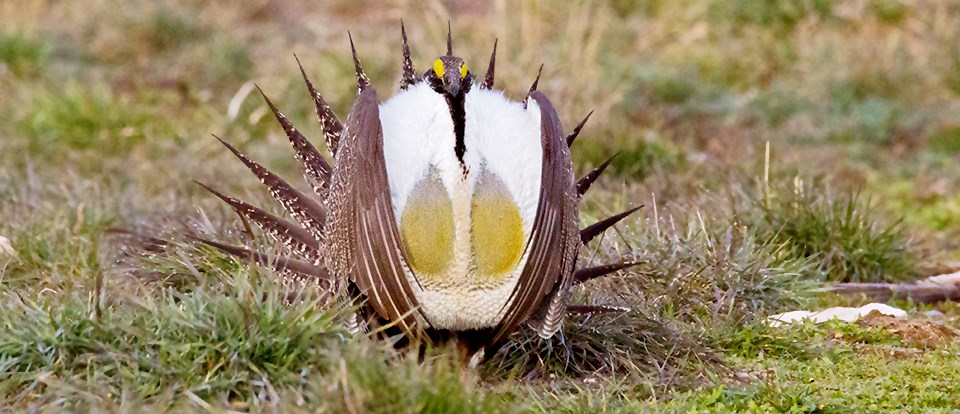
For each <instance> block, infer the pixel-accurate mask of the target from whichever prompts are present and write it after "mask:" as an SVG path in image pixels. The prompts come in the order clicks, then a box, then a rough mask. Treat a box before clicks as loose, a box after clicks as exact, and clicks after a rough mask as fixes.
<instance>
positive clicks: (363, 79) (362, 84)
mask: <svg viewBox="0 0 960 414" xmlns="http://www.w3.org/2000/svg"><path fill="white" fill-rule="evenodd" d="M347 37H349V38H350V51H351V52H352V53H353V67H354V69H355V70H356V72H357V94H359V93H360V92H363V90H364V89H367V87H369V86H370V78H368V77H367V74H366V73H363V66H362V65H360V58H358V57H357V47H356V46H354V44H353V35H352V34H350V32H347Z"/></svg>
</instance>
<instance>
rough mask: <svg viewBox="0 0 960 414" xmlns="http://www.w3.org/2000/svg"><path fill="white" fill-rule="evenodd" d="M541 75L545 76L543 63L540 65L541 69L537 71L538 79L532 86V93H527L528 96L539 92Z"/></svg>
mask: <svg viewBox="0 0 960 414" xmlns="http://www.w3.org/2000/svg"><path fill="white" fill-rule="evenodd" d="M540 75H543V63H541V64H540V69H537V78H536V79H534V80H533V85H530V92H527V95H530V94H531V93H533V91H535V90H537V85H538V84H539V83H540Z"/></svg>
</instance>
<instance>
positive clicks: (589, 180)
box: [577, 153, 620, 196]
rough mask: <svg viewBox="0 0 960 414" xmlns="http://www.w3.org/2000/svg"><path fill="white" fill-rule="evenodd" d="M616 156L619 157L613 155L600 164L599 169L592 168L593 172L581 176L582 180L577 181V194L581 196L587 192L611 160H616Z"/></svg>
mask: <svg viewBox="0 0 960 414" xmlns="http://www.w3.org/2000/svg"><path fill="white" fill-rule="evenodd" d="M617 155H620V153H616V154H613V156H612V157H610V158H607V160H606V161H604V162H603V164H600V166H599V167H597V168H594V169H593V171H590V172H589V173H587V175H585V176H583V178H581V179H580V180H579V181H577V194H578V195H580V196H583V195H584V194H585V193H586V192H587V190H589V189H590V186H591V185H593V182H594V181H597V178H599V177H600V174H603V171H604V170H606V169H607V167H609V166H610V163H611V162H612V161H613V159H614V158H617Z"/></svg>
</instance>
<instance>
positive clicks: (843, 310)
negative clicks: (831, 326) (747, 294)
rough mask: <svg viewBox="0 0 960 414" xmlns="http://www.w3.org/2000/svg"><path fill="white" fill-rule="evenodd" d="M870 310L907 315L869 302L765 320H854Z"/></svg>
mask: <svg viewBox="0 0 960 414" xmlns="http://www.w3.org/2000/svg"><path fill="white" fill-rule="evenodd" d="M872 311H877V312H880V313H881V314H883V315H888V316H893V317H897V318H902V317H904V316H907V312H906V311H904V310H903V309H898V308H895V307H893V306H890V305H887V304H883V303H869V304H866V305H863V306H861V307H859V308H848V307H842V306H838V307H834V308H827V309H824V310H822V311H819V312H810V311H805V310H798V311H792V312H785V313H781V314H777V315H773V316H771V317H769V318H767V320H768V321H769V324H770V326H780V325H783V324H785V323H793V322H796V321H798V320H802V319H809V320H811V321H813V322H816V323H821V322H826V321H830V320H834V319H838V320H841V321H844V322H854V321H857V320H859V319H860V318H862V317H864V316H866V315H867V314H868V313H870V312H872Z"/></svg>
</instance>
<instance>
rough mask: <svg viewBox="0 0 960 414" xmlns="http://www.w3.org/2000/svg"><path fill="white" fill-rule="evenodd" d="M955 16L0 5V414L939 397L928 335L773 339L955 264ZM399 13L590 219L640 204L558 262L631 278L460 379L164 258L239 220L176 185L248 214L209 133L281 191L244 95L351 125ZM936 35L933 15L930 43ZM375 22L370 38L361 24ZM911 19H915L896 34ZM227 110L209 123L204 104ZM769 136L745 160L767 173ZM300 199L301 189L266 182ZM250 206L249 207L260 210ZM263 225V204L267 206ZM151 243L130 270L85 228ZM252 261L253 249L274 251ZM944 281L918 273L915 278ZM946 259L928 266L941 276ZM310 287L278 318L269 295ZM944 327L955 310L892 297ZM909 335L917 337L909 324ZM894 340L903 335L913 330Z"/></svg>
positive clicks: (313, 309)
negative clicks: (493, 92) (812, 314)
mask: <svg viewBox="0 0 960 414" xmlns="http://www.w3.org/2000/svg"><path fill="white" fill-rule="evenodd" d="M958 8H960V3H957V2H955V1H946V2H941V3H937V4H935V5H925V4H919V3H916V4H915V3H912V2H904V1H898V0H876V1H868V2H846V1H844V2H824V1H819V0H791V1H787V2H770V1H761V0H751V1H721V2H706V1H702V0H690V1H685V2H675V3H672V2H662V1H639V2H635V1H581V2H571V3H564V4H563V5H560V6H555V5H549V6H548V5H546V4H540V3H537V2H512V1H508V2H502V3H496V4H494V5H489V6H474V5H472V3H470V4H468V2H460V1H454V2H445V3H444V4H443V5H431V4H426V5H425V4H419V3H418V4H411V3H409V2H407V3H397V2H386V3H378V4H377V5H376V7H373V6H370V7H358V5H357V4H355V2H354V3H351V2H342V1H334V2H329V3H324V4H318V5H308V4H304V5H292V4H273V3H270V4H263V5H252V4H250V5H243V6H240V5H231V6H223V5H217V6H213V5H205V4H201V3H190V2H188V3H183V2H174V1H162V2H159V3H153V4H151V5H149V7H138V6H136V5H132V4H131V5H128V4H115V3H113V2H104V1H94V2H91V3H85V4H83V5H80V4H73V3H56V4H44V3H37V4H34V5H29V7H27V6H24V7H19V6H18V7H12V6H10V5H5V4H3V3H0V16H3V17H0V22H2V26H3V28H4V29H3V31H2V33H0V88H2V90H4V91H5V94H4V97H6V98H8V99H2V100H0V111H3V113H5V114H8V117H7V120H8V122H4V123H0V134H2V136H4V138H5V139H2V140H0V237H3V238H5V239H7V240H9V241H10V244H11V246H12V247H13V249H14V253H13V254H8V253H2V252H0V297H2V298H3V300H2V301H0V404H3V406H4V407H5V408H6V409H9V410H32V411H62V410H67V411H91V410H93V411H146V410H157V411H211V410H212V411H217V410H226V409H230V410H238V411H251V412H262V411H270V412H275V411H282V412H299V411H324V412H451V411H452V412H647V411H657V412H705V411H709V412H778V411H779V412H838V411H857V412H860V411H868V412H876V411H923V410H925V409H931V410H949V409H956V408H958V407H957V406H956V403H954V402H953V400H952V398H951V397H952V395H954V394H956V393H957V392H958V391H960V390H957V389H956V385H955V384H957V383H958V381H957V378H955V377H956V376H955V375H954V374H952V373H953V372H958V371H960V370H958V369H956V368H958V367H956V365H957V363H956V362H955V359H956V358H955V357H954V356H955V355H956V352H958V349H957V346H958V345H957V343H956V342H955V340H954V341H949V340H948V341H945V342H942V343H941V342H936V343H930V344H925V343H918V342H916V341H914V340H913V339H911V338H907V337H905V336H904V335H903V333H902V331H899V330H897V329H890V328H888V327H884V326H873V325H867V324H845V323H837V322H830V323H826V324H822V325H799V326H790V327H784V328H771V327H769V326H767V325H765V324H764V323H763V322H762V321H763V319H764V318H765V317H766V316H767V315H770V314H772V313H777V312H782V311H786V310H793V309H798V308H807V307H825V306H834V305H851V304H855V303H858V301H859V300H860V299H858V298H838V297H833V296H824V295H822V294H817V293H816V292H815V288H817V287H820V286H822V285H823V284H824V283H832V282H838V281H864V282H886V281H901V280H909V279H912V278H916V277H919V276H920V275H921V274H926V273H925V272H927V270H926V269H927V268H930V267H937V266H936V265H937V264H938V263H939V262H941V261H948V260H951V259H953V260H955V259H956V258H958V257H960V244H958V243H957V242H956V240H957V238H956V236H957V235H958V234H960V227H958V224H960V212H958V211H960V210H958V209H957V205H958V198H957V195H956V194H957V188H960V187H958V186H960V174H958V173H956V172H954V171H953V169H952V168H951V167H952V164H951V163H952V162H953V161H954V159H955V157H956V155H957V153H958V150H960V148H958V147H957V144H956V142H957V141H958V140H957V136H958V133H957V125H960V104H958V98H960V94H958V90H960V89H958V87H957V85H958V84H960V83H958V79H960V75H958V74H960V71H958V68H960V66H958V64H960V63H958V62H960V60H958V49H957V43H956V39H957V36H958V34H960V21H958V18H957V16H960V14H957V13H955V11H956V10H957V9H958ZM399 17H403V18H404V21H405V22H406V24H407V34H408V36H409V38H410V42H411V45H412V48H413V57H414V62H415V64H417V65H418V66H417V67H418V68H419V69H420V70H423V69H424V68H425V67H426V63H427V62H430V61H432V59H434V58H435V56H434V54H435V53H436V52H437V51H440V50H442V45H443V42H444V40H445V35H446V31H445V23H446V22H447V21H448V20H450V21H451V22H452V25H453V27H454V35H455V45H454V48H455V51H457V53H458V54H462V55H463V56H464V57H465V58H466V60H467V62H468V63H469V65H470V67H471V68H473V69H474V71H476V72H478V73H481V72H483V70H484V69H485V66H486V61H487V59H488V57H489V49H490V47H491V45H492V43H493V40H494V39H495V38H499V39H500V41H499V46H498V62H499V64H498V67H497V85H499V86H503V87H504V88H505V89H506V91H507V94H508V96H511V97H514V98H520V97H522V96H523V94H524V93H525V91H526V89H527V87H528V85H529V84H530V82H531V81H532V79H533V77H534V76H535V74H534V71H535V69H536V67H537V66H538V65H539V64H540V63H545V64H546V66H545V69H544V74H543V78H542V79H541V82H540V88H541V90H543V91H544V93H546V94H547V96H549V97H550V98H551V100H553V102H554V103H555V105H556V106H557V108H558V110H559V112H560V114H561V118H562V119H563V120H564V125H565V126H567V127H568V128H569V127H570V126H572V125H573V124H575V122H576V121H578V120H579V119H581V118H582V117H583V115H584V114H586V112H588V111H589V110H591V109H595V110H596V111H595V113H594V115H593V117H592V118H591V121H590V122H589V123H588V125H587V127H586V129H585V130H584V131H583V134H582V136H581V138H580V139H578V141H577V143H576V144H575V145H574V147H573V155H574V159H575V167H576V169H577V171H580V172H585V171H587V170H588V168H591V167H594V166H596V165H599V164H600V163H601V162H603V161H604V160H605V159H607V157H609V156H611V155H613V154H615V153H618V152H619V155H618V157H617V158H616V159H615V161H614V163H613V164H612V166H611V168H610V170H609V171H608V172H607V175H605V176H604V177H603V178H602V179H601V180H600V181H599V182H597V183H596V184H595V185H594V186H593V187H592V188H591V190H590V193H588V194H587V196H586V198H585V201H584V206H585V207H584V209H583V211H582V212H581V218H582V221H583V224H590V223H592V222H594V221H596V220H597V219H600V218H603V217H606V216H608V215H609V214H611V213H616V212H618V211H622V210H623V209H626V208H628V207H630V206H636V205H639V204H645V205H646V207H644V208H643V209H642V210H641V211H640V212H639V213H637V215H636V217H635V218H633V219H631V220H628V221H627V222H625V223H624V224H622V225H618V226H617V228H616V230H611V231H609V232H608V233H607V234H605V235H604V236H603V237H602V240H600V241H599V242H594V243H593V244H591V245H590V246H589V247H588V248H586V249H584V251H583V253H582V255H581V256H582V261H583V263H582V264H583V265H598V264H602V263H606V262H609V261H611V260H617V259H620V258H625V259H629V260H637V261H640V262H641V264H640V265H638V266H636V267H634V268H632V269H630V270H628V271H625V272H622V273H621V274H618V275H615V276H613V277H611V278H609V279H606V280H597V281H593V282H590V283H588V284H587V285H585V286H583V287H581V288H578V289H577V290H576V291H575V292H574V294H573V298H572V300H573V301H574V302H575V303H578V304H611V305H617V306H624V307H628V308H630V311H628V312H624V313H620V314H604V315H590V316H574V317H571V318H569V320H567V321H566V323H565V325H564V328H563V331H562V333H563V335H561V336H556V337H554V338H552V339H550V340H542V339H539V338H537V337H536V336H535V335H533V334H532V333H530V332H526V331H523V332H520V333H518V334H517V335H516V336H515V337H514V338H512V340H511V341H510V342H509V343H508V344H507V345H506V346H505V347H504V348H503V349H502V350H501V351H500V352H499V353H497V354H496V355H494V356H493V357H492V358H491V360H490V361H488V362H487V363H485V364H483V365H481V366H480V367H478V369H476V370H470V369H464V368H463V367H461V366H460V365H459V363H458V362H457V360H456V357H455V355H454V353H453V352H451V351H450V350H447V349H443V348H440V349H430V350H428V351H426V352H425V353H424V355H422V356H420V355H411V354H408V353H406V352H402V351H396V350H393V349H391V348H390V347H389V346H387V345H386V344H384V343H382V342H379V341H375V340H371V339H369V338H366V337H363V336H353V335H350V334H349V333H348V332H346V331H345V330H344V329H343V327H342V324H341V322H342V321H343V319H344V317H345V315H346V313H347V309H342V308H339V307H333V308H329V307H322V306H318V305H317V304H316V303H314V302H313V301H312V299H310V298H311V296H310V295H309V292H299V291H297V290H296V289H297V288H296V287H291V286H284V285H279V284H277V283H275V279H276V277H275V276H276V275H274V274H273V273H272V272H271V271H269V270H266V269H262V268H259V267H256V266H249V265H247V264H244V263H240V262H237V261H236V260H234V259H233V258H230V257H226V256H223V255H221V254H219V253H216V252H214V251H212V250H210V249H206V248H199V247H197V246H193V245H191V244H189V243H184V242H182V241H183V238H182V236H183V235H185V234H202V235H207V236H210V237H213V238H217V239H220V240H228V241H231V242H234V243H238V244H249V243H260V244H263V245H264V246H265V247H266V248H268V249H272V247H273V246H272V245H270V244H269V243H266V242H264V241H262V240H260V239H259V236H258V237H257V239H256V240H250V239H249V236H248V235H247V234H246V232H245V230H244V228H243V225H242V223H240V222H239V221H237V220H236V218H235V215H233V214H232V212H231V211H229V209H227V208H225V207H224V206H223V205H222V204H221V203H218V202H217V200H215V199H213V198H212V197H209V196H208V195H206V194H205V193H203V191H202V190H200V189H198V188H197V187H196V186H195V185H193V184H192V183H191V180H194V179H196V180H199V181H202V182H210V183H216V184H217V186H218V187H219V188H222V189H223V190H224V191H226V192H228V193H230V194H236V195H238V196H242V197H243V198H245V199H249V200H252V201H254V202H255V204H258V205H261V206H272V205H273V204H271V203H269V202H268V198H269V196H268V195H267V194H266V193H265V192H264V191H263V189H262V188H260V187H259V186H258V183H257V182H256V180H255V179H253V177H250V176H249V175H248V173H247V171H245V170H244V169H243V167H242V166H241V165H239V164H238V163H237V162H236V160H235V159H233V158H231V157H230V156H229V155H228V154H226V153H225V152H224V151H223V149H222V148H221V147H219V144H218V143H216V142H215V140H213V139H210V138H208V134H209V133H216V134H218V135H220V136H223V137H224V138H226V139H228V140H229V141H231V142H233V143H235V144H236V145H238V146H239V147H241V148H242V149H243V150H244V151H245V152H247V153H248V154H250V155H251V156H252V157H253V158H255V159H257V160H258V161H262V162H263V163H264V164H265V165H267V166H268V167H270V168H271V169H274V170H277V171H279V172H280V173H281V174H282V175H284V176H285V177H288V178H295V177H297V176H298V175H299V171H298V169H297V166H296V165H295V163H294V161H293V157H292V156H291V155H292V154H291V152H290V151H289V148H288V144H287V143H286V137H285V136H284V135H283V133H282V131H281V129H280V128H279V127H278V126H277V125H276V124H275V123H274V122H273V120H272V119H271V117H270V116H269V113H268V111H267V108H266V106H265V104H264V103H263V102H262V101H261V100H260V99H259V97H257V96H256V94H243V93H241V92H242V91H244V90H246V89H247V88H246V87H245V86H244V85H245V84H246V83H247V82H255V83H257V84H258V85H259V86H261V87H262V88H263V89H264V90H265V91H266V92H267V93H268V94H269V95H270V97H271V99H273V101H274V102H276V103H277V104H278V106H280V108H281V109H282V110H283V111H284V113H285V114H287V115H288V116H289V117H290V119H291V120H292V121H293V122H294V123H295V124H296V125H297V126H298V128H299V129H300V130H302V131H303V132H304V133H305V134H306V135H307V136H309V137H313V138H316V137H319V127H318V126H317V125H316V123H315V122H314V117H313V115H312V108H311V105H310V102H309V99H307V95H306V91H305V88H304V87H303V85H302V84H301V83H302V81H301V80H300V75H299V72H298V70H297V67H296V63H295V61H294V59H293V57H292V54H293V53H296V54H297V55H298V56H299V57H300V59H301V60H302V61H303V63H304V67H305V69H306V71H307V73H308V74H310V76H311V77H312V78H313V80H314V82H315V84H316V85H317V86H318V87H319V88H320V90H321V91H322V92H323V93H324V96H325V97H326V98H327V100H328V101H329V102H331V104H332V105H333V107H334V109H335V111H336V112H337V113H338V114H340V115H344V114H346V112H347V110H348V108H349V106H350V104H351V103H352V99H353V96H354V92H355V90H354V87H353V86H352V85H353V82H354V80H353V68H352V62H351V61H350V58H349V54H348V52H349V47H348V44H347V43H346V39H345V33H346V31H347V30H352V33H353V35H354V38H355V40H356V41H357V47H358V51H359V53H360V57H361V58H362V59H363V62H364V65H365V68H366V69H367V72H368V74H370V75H371V78H372V80H373V83H374V85H375V86H376V87H377V88H378V91H380V94H381V97H385V96H388V95H389V94H390V91H392V90H394V89H395V87H396V85H397V77H398V73H399V62H400V59H399V57H400V55H399V33H398V32H399V28H398V27H397V24H398V22H397V20H398V18H399ZM931 22H936V23H931ZM365 27H366V28H370V27H378V28H380V27H387V28H391V27H393V28H395V29H397V32H393V31H392V30H386V31H383V30H364V29H363V28H365ZM917 27H921V28H923V30H917V29H916V28H917ZM231 103H235V104H236V108H237V110H236V111H235V112H230V111H228V108H230V107H231ZM767 148H769V150H770V153H769V155H768V154H767V152H766V151H767ZM291 181H292V182H296V184H297V185H300V184H302V183H300V182H299V181H298V180H291ZM271 208H275V207H271ZM273 212H274V213H278V214H279V213H280V211H279V210H274V211H273ZM117 227H121V228H133V229H138V230H141V231H143V232H145V233H149V234H156V235H159V236H162V237H164V238H166V239H170V240H174V241H175V242H174V243H173V244H171V245H169V246H165V247H164V248H162V249H159V250H156V249H154V250H150V249H147V247H156V246H148V245H144V244H143V243H142V241H140V240H137V239H135V238H125V237H120V236H118V235H116V234H114V233H112V232H111V229H114V228H117ZM271 251H275V250H271ZM940 267H944V266H940ZM946 267H947V268H948V267H949V266H946ZM295 293H304V294H303V295H301V296H297V297H299V298H301V300H299V301H295V302H294V303H292V304H291V303H287V301H286V299H287V298H289V297H290V296H291V295H292V294H295ZM894 305H896V306H901V307H903V308H906V309H908V310H910V311H912V312H913V313H914V314H916V313H918V312H922V311H926V310H930V309H933V308H935V309H937V310H940V311H942V312H943V313H945V314H946V315H945V316H944V317H943V318H941V319H938V320H935V323H937V324H938V325H937V326H939V324H945V325H946V326H948V327H952V328H957V326H956V322H955V319H956V316H957V315H960V309H958V308H957V307H956V306H954V305H950V304H944V305H937V306H936V307H932V306H916V305H914V304H911V303H894ZM920 322H922V320H920ZM920 322H918V323H920Z"/></svg>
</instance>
